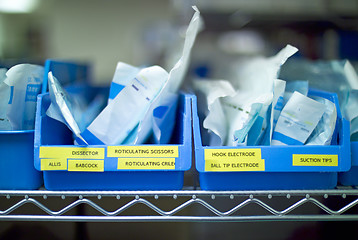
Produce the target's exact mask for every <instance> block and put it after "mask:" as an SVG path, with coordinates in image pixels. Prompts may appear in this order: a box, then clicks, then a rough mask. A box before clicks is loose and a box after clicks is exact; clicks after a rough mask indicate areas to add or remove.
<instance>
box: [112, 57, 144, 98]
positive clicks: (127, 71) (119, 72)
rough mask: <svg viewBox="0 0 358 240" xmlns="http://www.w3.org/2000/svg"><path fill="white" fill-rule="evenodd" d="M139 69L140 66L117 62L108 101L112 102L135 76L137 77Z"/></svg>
mask: <svg viewBox="0 0 358 240" xmlns="http://www.w3.org/2000/svg"><path fill="white" fill-rule="evenodd" d="M139 71H140V68H138V67H134V66H132V65H129V64H126V63H123V62H118V63H117V66H116V71H115V72H114V76H113V79H112V83H111V87H110V91H109V97H108V103H109V102H111V101H112V100H113V99H114V98H115V97H116V96H117V95H118V93H119V92H120V91H122V89H123V88H124V87H125V86H127V84H128V83H129V82H130V81H131V80H132V79H133V78H135V76H136V75H137V74H138V73H139Z"/></svg>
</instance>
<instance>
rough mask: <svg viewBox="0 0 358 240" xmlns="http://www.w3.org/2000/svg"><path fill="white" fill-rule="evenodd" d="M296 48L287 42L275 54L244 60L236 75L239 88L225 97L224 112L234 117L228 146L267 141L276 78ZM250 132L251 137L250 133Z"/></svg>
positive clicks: (231, 122)
mask: <svg viewBox="0 0 358 240" xmlns="http://www.w3.org/2000/svg"><path fill="white" fill-rule="evenodd" d="M297 51H298V49H297V48H295V47H293V46H291V45H287V46H286V47H285V48H283V49H282V50H281V51H280V52H279V53H278V54H276V55H275V56H273V57H270V58H255V59H251V60H248V61H244V62H241V66H240V67H239V68H238V70H237V71H236V75H235V77H236V80H235V81H236V83H234V84H233V85H234V86H237V87H238V88H237V94H236V96H234V97H227V98H225V99H224V106H225V114H226V115H227V116H228V117H229V119H231V121H230V126H229V132H228V138H227V142H226V144H227V145H229V146H238V145H256V144H259V142H260V141H263V142H266V140H265V139H263V136H264V134H265V131H266V130H267V128H268V127H271V126H270V121H271V120H270V117H269V116H270V114H268V112H270V111H271V112H272V107H273V106H272V101H273V97H274V81H275V79H277V76H278V72H279V70H280V68H281V66H282V65H283V64H284V63H285V62H286V60H287V59H288V58H289V57H290V56H292V55H293V54H294V53H296V52H297ZM232 106H236V107H232ZM249 131H251V133H250V135H251V136H248V134H249ZM268 138H269V136H268ZM268 141H269V140H268Z"/></svg>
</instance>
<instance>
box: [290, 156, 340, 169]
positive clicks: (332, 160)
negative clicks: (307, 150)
mask: <svg viewBox="0 0 358 240" xmlns="http://www.w3.org/2000/svg"><path fill="white" fill-rule="evenodd" d="M292 165H293V166H310V167H337V166H338V155H334V154H332V155H321V154H292Z"/></svg>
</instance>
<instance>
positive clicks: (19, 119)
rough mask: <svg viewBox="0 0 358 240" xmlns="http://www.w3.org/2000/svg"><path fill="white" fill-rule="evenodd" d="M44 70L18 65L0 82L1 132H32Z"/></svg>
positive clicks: (29, 65)
mask: <svg viewBox="0 0 358 240" xmlns="http://www.w3.org/2000/svg"><path fill="white" fill-rule="evenodd" d="M43 74H44V68H43V67H42V66H39V65H34V64H19V65H16V66H13V67H12V68H10V69H9V70H8V71H7V72H6V77H5V79H4V70H2V73H1V75H2V76H1V77H0V78H2V79H3V80H2V81H1V80H0V94H1V97H0V102H1V103H0V106H1V110H0V115H1V116H0V117H1V123H0V127H1V130H32V129H34V124H35V111H36V100H37V95H38V94H39V93H40V91H41V85H42V79H43Z"/></svg>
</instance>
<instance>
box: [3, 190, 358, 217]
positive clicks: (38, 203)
mask: <svg viewBox="0 0 358 240" xmlns="http://www.w3.org/2000/svg"><path fill="white" fill-rule="evenodd" d="M64 200H66V203H64V204H65V205H64V206H63V207H62V208H61V207H60V208H59V209H56V210H54V207H53V204H51V203H53V202H55V201H64ZM160 200H162V201H160ZM108 201H113V202H112V203H109V202H108ZM163 203H164V204H163ZM168 203H169V205H171V206H170V207H168ZM332 203H333V204H332ZM60 205H63V204H60ZM357 205H358V189H355V188H346V189H334V190H308V191H303V190H297V191H294V190H290V191H201V190H182V191H47V190H35V191H8V190H6V191H5V190H3V191H0V220H1V221H71V222H148V221H149V222H243V221H357V220H358V211H357V209H356V208H358V207H356V206H357ZM56 206H57V205H56ZM25 207H30V208H31V209H35V213H34V211H33V210H31V211H30V212H29V213H27V212H28V211H27V210H26V209H25V210H26V211H25V210H24V208H25ZM113 207H114V209H113ZM78 208H80V209H82V210H81V211H78ZM109 208H112V210H108V209H109ZM136 208H139V212H138V211H134V214H133V209H136ZM168 208H169V210H168ZM222 208H226V209H225V210H223V209H222ZM83 209H84V210H83ZM143 209H144V210H143Z"/></svg>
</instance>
